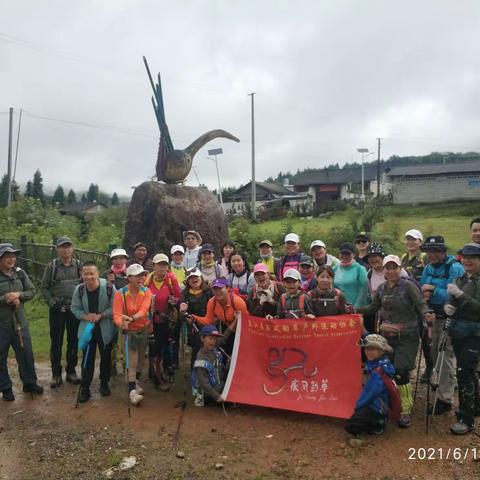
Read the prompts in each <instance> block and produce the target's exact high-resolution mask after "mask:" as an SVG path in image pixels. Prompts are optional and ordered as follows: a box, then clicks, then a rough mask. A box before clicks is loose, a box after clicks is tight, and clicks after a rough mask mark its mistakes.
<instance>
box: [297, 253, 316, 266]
mask: <svg viewBox="0 0 480 480" xmlns="http://www.w3.org/2000/svg"><path fill="white" fill-rule="evenodd" d="M298 264H299V265H308V266H309V267H313V261H312V257H309V256H308V255H302V256H301V257H300V261H299V262H298Z"/></svg>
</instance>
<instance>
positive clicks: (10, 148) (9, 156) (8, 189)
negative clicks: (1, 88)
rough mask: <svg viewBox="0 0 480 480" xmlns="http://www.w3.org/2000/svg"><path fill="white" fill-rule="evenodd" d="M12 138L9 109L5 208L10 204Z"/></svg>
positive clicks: (11, 112)
mask: <svg viewBox="0 0 480 480" xmlns="http://www.w3.org/2000/svg"><path fill="white" fill-rule="evenodd" d="M12 137H13V108H12V107H10V113H9V118H8V168H7V177H8V181H7V207H9V206H10V204H11V203H12Z"/></svg>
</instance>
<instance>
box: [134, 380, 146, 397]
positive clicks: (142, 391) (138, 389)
mask: <svg viewBox="0 0 480 480" xmlns="http://www.w3.org/2000/svg"><path fill="white" fill-rule="evenodd" d="M135 390H136V391H137V393H138V394H139V395H143V394H144V393H145V391H144V390H143V388H142V387H141V385H140V384H139V383H138V382H137V383H136V384H135Z"/></svg>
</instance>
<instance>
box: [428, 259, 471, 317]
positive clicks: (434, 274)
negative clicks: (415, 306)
mask: <svg viewBox="0 0 480 480" xmlns="http://www.w3.org/2000/svg"><path fill="white" fill-rule="evenodd" d="M464 273H465V270H464V268H463V265H462V264H461V263H458V262H457V261H456V260H455V258H454V257H453V256H452V255H447V256H446V257H445V262H443V263H437V264H435V265H434V264H432V263H429V264H428V265H427V266H426V267H425V268H424V269H423V272H422V277H421V279H420V284H421V285H433V286H434V287H435V290H434V291H433V295H432V298H431V299H430V301H429V302H428V303H429V304H430V306H432V307H437V308H439V307H441V306H442V305H443V304H444V303H445V302H446V301H447V300H448V293H447V285H448V284H449V283H455V281H456V279H457V278H460V277H462V276H463V274H464Z"/></svg>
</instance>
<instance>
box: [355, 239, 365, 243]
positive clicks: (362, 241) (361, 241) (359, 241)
mask: <svg viewBox="0 0 480 480" xmlns="http://www.w3.org/2000/svg"><path fill="white" fill-rule="evenodd" d="M355 243H368V240H356V241H355Z"/></svg>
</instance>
